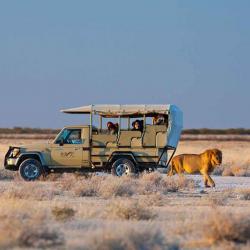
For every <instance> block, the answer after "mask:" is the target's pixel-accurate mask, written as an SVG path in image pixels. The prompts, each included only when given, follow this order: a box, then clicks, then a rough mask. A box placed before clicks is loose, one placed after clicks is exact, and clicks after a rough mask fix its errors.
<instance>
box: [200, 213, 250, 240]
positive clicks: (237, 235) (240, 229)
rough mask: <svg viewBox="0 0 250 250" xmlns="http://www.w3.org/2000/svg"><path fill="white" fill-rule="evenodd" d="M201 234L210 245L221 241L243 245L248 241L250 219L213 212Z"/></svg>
mask: <svg viewBox="0 0 250 250" xmlns="http://www.w3.org/2000/svg"><path fill="white" fill-rule="evenodd" d="M203 234H204V235H203V236H204V238H206V239H207V240H208V241H209V242H210V243H211V244H214V243H219V242H222V241H229V242H233V243H244V244H245V243H247V241H249V240H250V218H249V217H248V216H242V215H235V214H225V213H221V212H220V211H218V210H215V211H214V212H213V213H212V214H210V217H209V218H208V220H207V223H205V224H204V228H203Z"/></svg>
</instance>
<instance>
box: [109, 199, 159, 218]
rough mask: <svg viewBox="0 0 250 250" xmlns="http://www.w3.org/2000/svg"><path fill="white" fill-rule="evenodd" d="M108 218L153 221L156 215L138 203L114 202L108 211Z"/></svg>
mask: <svg viewBox="0 0 250 250" xmlns="http://www.w3.org/2000/svg"><path fill="white" fill-rule="evenodd" d="M106 217H107V218H113V219H116V218H118V219H123V220H151V219H153V218H155V214H153V213H152V211H151V210H150V209H148V208H146V207H144V206H143V205H142V204H141V203H139V202H138V201H130V200H125V201H114V202H112V203H111V204H110V205H109V206H108V207H107V210H106Z"/></svg>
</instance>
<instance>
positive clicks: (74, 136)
mask: <svg viewBox="0 0 250 250" xmlns="http://www.w3.org/2000/svg"><path fill="white" fill-rule="evenodd" d="M60 143H63V144H81V143H82V139H81V129H67V128H65V129H63V130H62V131H61V132H60V134H59V135H58V137H57V138H56V141H55V144H60Z"/></svg>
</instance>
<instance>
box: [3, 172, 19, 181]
mask: <svg viewBox="0 0 250 250" xmlns="http://www.w3.org/2000/svg"><path fill="white" fill-rule="evenodd" d="M15 176H16V172H12V171H8V170H5V169H0V181H10V180H14V179H15Z"/></svg>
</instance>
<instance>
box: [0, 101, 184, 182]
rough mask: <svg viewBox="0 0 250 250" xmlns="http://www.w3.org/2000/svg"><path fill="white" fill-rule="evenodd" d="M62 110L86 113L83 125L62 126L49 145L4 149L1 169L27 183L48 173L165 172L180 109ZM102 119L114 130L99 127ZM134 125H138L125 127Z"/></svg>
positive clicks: (178, 132) (179, 125)
mask: <svg viewBox="0 0 250 250" xmlns="http://www.w3.org/2000/svg"><path fill="white" fill-rule="evenodd" d="M62 112H64V113H68V114H85V115H88V116H89V125H79V126H68V127H65V128H63V129H62V130H61V132H60V133H59V134H58V135H57V136H56V138H55V140H54V141H53V142H51V143H40V144H31V145H25V146H21V147H20V146H17V147H16V146H11V147H9V150H8V152H7V154H6V155H5V161H4V166H5V168H6V169H8V170H13V171H18V170H19V172H20V175H21V176H22V178H23V179H25V180H27V181H29V180H36V179H38V178H39V177H40V176H41V175H42V174H49V173H51V172H75V171H87V172H88V171H98V172H99V171H108V172H111V173H112V174H114V175H116V176H122V175H125V174H126V175H131V174H136V173H138V172H141V171H144V170H148V171H153V170H155V169H156V168H167V167H168V164H169V162H170V161H171V159H172V157H173V155H174V153H175V151H176V147H177V145H178V142H179V139H180V135H181V130H182V124H183V118H182V111H181V110H180V109H179V108H178V107H177V106H175V105H170V104H169V105H88V106H83V107H78V108H72V109H65V110H62ZM96 118H98V123H99V126H98V127H97V126H94V123H95V120H96ZM104 120H107V121H108V122H109V123H111V120H112V121H113V120H115V121H117V124H116V123H114V122H113V123H112V124H113V125H115V128H116V129H115V130H110V129H108V128H106V127H105V128H104V126H103V123H104ZM136 122H137V123H139V124H140V127H139V128H138V127H137V128H136V127H131V124H132V125H135V123H136ZM137 125H138V124H137Z"/></svg>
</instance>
